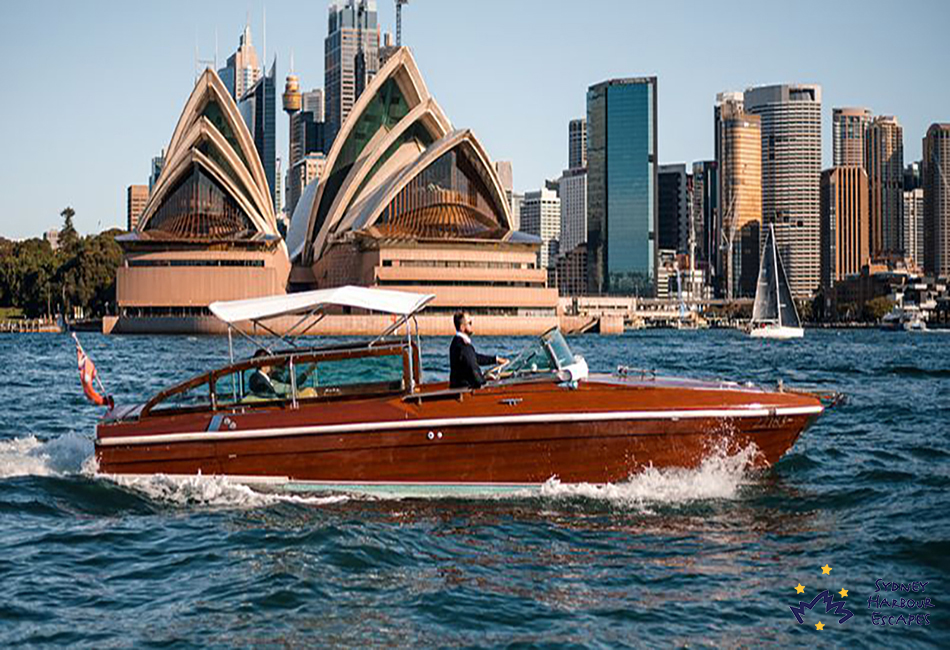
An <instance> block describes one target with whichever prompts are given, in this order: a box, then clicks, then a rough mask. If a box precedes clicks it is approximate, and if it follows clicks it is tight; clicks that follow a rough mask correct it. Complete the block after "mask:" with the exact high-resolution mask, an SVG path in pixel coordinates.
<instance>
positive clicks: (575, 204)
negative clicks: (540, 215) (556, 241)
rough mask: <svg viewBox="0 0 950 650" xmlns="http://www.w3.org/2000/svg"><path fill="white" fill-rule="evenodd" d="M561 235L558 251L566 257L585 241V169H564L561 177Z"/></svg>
mask: <svg viewBox="0 0 950 650" xmlns="http://www.w3.org/2000/svg"><path fill="white" fill-rule="evenodd" d="M560 186H561V235H560V246H559V250H560V253H561V254H562V255H567V254H568V253H570V252H571V251H572V250H574V249H575V248H576V247H577V246H578V245H580V244H583V243H584V242H586V241H587V169H586V168H585V167H578V168H575V169H565V170H564V173H563V174H562V175H561V182H560Z"/></svg>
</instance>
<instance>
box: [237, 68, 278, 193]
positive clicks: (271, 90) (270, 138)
mask: <svg viewBox="0 0 950 650" xmlns="http://www.w3.org/2000/svg"><path fill="white" fill-rule="evenodd" d="M276 70H277V59H276V58H275V59H274V63H273V65H271V69H270V72H269V73H268V74H266V75H264V76H263V77H260V78H259V79H258V80H257V81H256V82H255V83H254V85H253V86H251V87H250V88H249V89H248V91H247V92H246V93H245V94H244V98H243V99H242V100H241V102H240V103H239V104H238V108H239V109H240V111H241V116H242V117H243V118H244V122H245V124H247V127H248V130H249V131H250V132H251V136H252V137H253V138H254V147H255V148H256V149H257V155H258V156H260V158H261V164H262V165H263V166H264V177H265V178H266V179H267V185H268V187H269V188H270V195H271V203H272V204H273V205H274V207H275V211H276V206H277V89H276V86H275V83H274V82H275V76H276Z"/></svg>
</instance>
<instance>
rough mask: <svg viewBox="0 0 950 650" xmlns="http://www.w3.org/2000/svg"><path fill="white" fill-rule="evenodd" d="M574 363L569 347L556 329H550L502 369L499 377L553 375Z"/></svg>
mask: <svg viewBox="0 0 950 650" xmlns="http://www.w3.org/2000/svg"><path fill="white" fill-rule="evenodd" d="M573 362H574V354H573V353H572V352H571V347H570V346H569V345H568V344H567V341H565V340H564V336H563V335H562V334H561V332H560V331H559V330H558V329H557V328H554V329H550V330H548V331H547V332H545V333H544V334H542V335H541V336H539V337H538V338H537V339H535V340H534V341H532V342H531V343H530V344H529V345H528V346H527V347H525V348H524V349H523V350H521V352H519V353H518V354H516V355H515V357H514V358H513V359H512V360H511V361H510V362H509V363H508V364H507V365H505V366H504V367H502V368H501V371H500V377H501V378H507V377H525V376H528V375H538V374H549V373H555V372H557V371H558V370H560V369H561V368H564V367H565V366H568V365H570V364H572V363H573Z"/></svg>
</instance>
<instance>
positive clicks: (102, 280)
mask: <svg viewBox="0 0 950 650" xmlns="http://www.w3.org/2000/svg"><path fill="white" fill-rule="evenodd" d="M75 215H76V212H75V210H73V209H72V208H71V207H67V208H65V209H64V210H63V211H62V212H61V213H60V216H62V218H63V227H62V230H60V233H59V246H58V248H57V249H56V250H55V251H54V250H53V248H52V246H51V245H50V243H49V242H48V241H45V240H43V239H39V238H34V239H27V240H25V241H20V242H12V241H8V240H6V239H3V238H0V307H12V308H18V309H21V310H22V311H23V313H24V315H25V316H27V317H29V318H39V317H42V316H53V315H56V314H64V315H71V314H72V312H73V308H75V307H82V308H83V311H84V312H85V314H86V315H87V316H88V315H103V314H107V313H110V312H112V311H114V309H115V278H116V270H117V269H118V268H119V266H120V265H121V264H122V249H121V248H120V247H119V245H118V244H117V243H116V242H115V237H116V235H118V234H120V233H122V230H120V229H118V228H113V229H110V230H106V231H105V232H101V233H99V234H97V235H89V236H86V237H82V236H80V235H79V233H77V232H76V228H75V227H74V226H73V217H74V216H75Z"/></svg>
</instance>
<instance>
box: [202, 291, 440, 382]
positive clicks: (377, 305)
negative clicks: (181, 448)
mask: <svg viewBox="0 0 950 650" xmlns="http://www.w3.org/2000/svg"><path fill="white" fill-rule="evenodd" d="M434 298H435V296H434V295H433V294H419V293H410V292H408V291H392V290H389V289H371V288H367V287H355V286H344V287H336V288H334V289H320V290H317V291H303V292H301V293H290V294H286V295H277V296H265V297H263V298H248V299H246V300H229V301H219V302H213V303H211V304H210V305H209V306H208V308H209V309H210V310H211V313H212V314H214V315H215V316H216V317H217V318H219V319H220V320H221V321H223V322H224V323H226V324H227V326H228V351H229V355H230V358H231V363H234V346H233V344H232V338H231V332H232V330H237V332H238V333H239V334H241V335H242V336H244V337H245V338H247V339H248V340H249V341H251V342H252V343H254V344H255V345H256V346H258V347H261V348H264V349H265V350H267V351H268V352H271V353H273V351H272V350H271V348H269V347H268V346H267V345H266V344H264V343H262V342H261V341H259V340H257V339H255V338H254V337H252V336H249V335H247V334H245V333H244V332H243V331H242V330H241V329H240V328H236V327H235V324H237V323H240V322H245V321H247V322H250V323H253V324H254V327H255V330H256V328H257V327H260V328H261V329H263V330H265V331H266V332H268V333H269V334H271V335H272V336H274V337H276V338H277V339H280V340H281V341H283V342H285V343H287V344H289V345H290V346H292V347H295V348H296V347H297V343H296V342H297V339H299V338H300V337H301V336H303V335H304V334H306V333H307V332H308V331H310V329H312V328H313V327H314V326H315V325H316V324H317V323H318V322H320V320H321V319H322V318H323V317H324V316H325V315H326V311H327V309H328V308H334V307H349V308H354V309H364V310H366V311H371V312H379V313H384V314H392V315H393V316H397V317H398V318H397V319H396V320H394V322H393V324H392V325H391V326H390V327H388V328H387V329H386V330H385V331H384V332H382V333H381V334H380V335H379V336H377V337H376V338H375V339H374V340H373V341H372V342H370V344H369V345H370V346H372V345H373V344H374V343H376V342H377V341H379V340H381V339H383V338H385V337H386V336H388V335H389V334H391V333H393V332H395V331H397V330H398V329H399V328H400V327H401V326H402V325H405V326H406V339H407V342H408V343H409V344H410V345H411V344H412V330H411V328H410V327H409V320H410V319H412V320H413V321H415V319H414V316H415V315H416V314H417V313H418V312H420V311H422V309H424V308H425V306H426V305H427V304H429V303H430V302H431V301H432V300H433V299H434ZM282 316H300V319H299V320H298V321H297V322H296V323H295V324H294V326H293V327H291V328H290V329H289V330H287V332H286V333H285V334H283V335H281V334H278V333H277V332H275V331H274V330H273V329H272V328H270V327H268V326H267V325H265V324H264V321H266V320H269V319H272V318H279V317H282ZM308 321H309V323H308ZM305 324H306V327H304V328H303V329H301V330H299V331H298V329H299V328H301V327H303V326H304V325H305ZM418 338H419V326H418V323H416V339H417V340H416V345H417V346H418V345H419V341H418ZM420 354H421V352H420ZM411 356H412V355H410V363H411ZM411 377H412V372H411V369H410V382H411V381H412V379H411ZM413 388H414V387H413Z"/></svg>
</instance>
